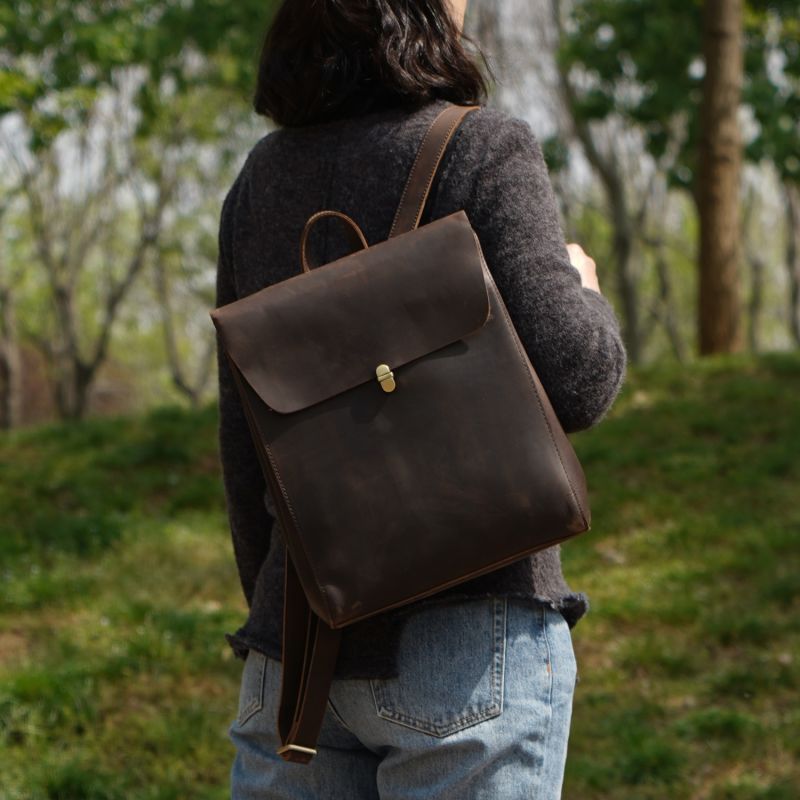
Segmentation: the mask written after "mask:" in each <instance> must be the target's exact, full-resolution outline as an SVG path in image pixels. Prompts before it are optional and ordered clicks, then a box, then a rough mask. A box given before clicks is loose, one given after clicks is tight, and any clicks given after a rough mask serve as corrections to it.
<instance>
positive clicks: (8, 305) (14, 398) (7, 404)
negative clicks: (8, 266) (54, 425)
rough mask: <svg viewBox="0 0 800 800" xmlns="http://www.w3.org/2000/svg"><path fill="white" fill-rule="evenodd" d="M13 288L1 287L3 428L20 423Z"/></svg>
mask: <svg viewBox="0 0 800 800" xmlns="http://www.w3.org/2000/svg"><path fill="white" fill-rule="evenodd" d="M15 322H16V321H15V319H14V298H13V295H12V293H11V289H10V288H9V287H7V286H0V430H10V429H11V428H13V427H15V426H16V425H18V424H19V414H20V409H21V402H20V392H21V388H22V387H21V380H20V378H21V373H20V366H21V365H20V356H19V345H18V342H17V337H16V324H15Z"/></svg>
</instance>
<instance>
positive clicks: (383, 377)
mask: <svg viewBox="0 0 800 800" xmlns="http://www.w3.org/2000/svg"><path fill="white" fill-rule="evenodd" d="M375 375H376V376H377V378H378V383H379V384H380V385H381V389H383V391H384V392H393V391H394V390H395V387H396V386H397V384H396V383H395V381H394V372H392V371H391V370H390V369H389V365H388V364H378V366H377V368H376V369H375Z"/></svg>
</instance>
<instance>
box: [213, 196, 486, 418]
mask: <svg viewBox="0 0 800 800" xmlns="http://www.w3.org/2000/svg"><path fill="white" fill-rule="evenodd" d="M488 315H489V297H488V293H487V287H486V282H485V279H484V273H483V268H482V255H481V251H480V245H479V243H478V239H477V236H476V235H475V232H474V231H473V229H472V226H471V225H470V223H469V220H468V219H467V215H466V214H465V213H464V211H458V212H456V213H454V214H451V215H449V216H447V217H442V218H440V219H438V220H435V221H434V222H431V223H430V224H428V225H425V226H423V227H422V228H418V229H416V230H413V231H410V232H408V233H405V234H401V235H399V236H396V237H394V238H391V239H387V240H386V241H384V242H381V243H379V244H376V245H374V246H373V247H370V248H368V249H366V250H361V251H359V252H357V253H354V254H351V255H348V256H346V257H344V258H341V259H338V260H336V261H333V262H331V263H329V264H325V265H323V266H321V267H317V268H316V269H313V270H311V271H310V272H307V273H301V274H298V275H295V276H293V277H292V278H289V279H287V280H284V281H281V282H280V283H276V284H273V285H271V286H268V287H265V288H264V289H261V290H260V291H258V292H255V293H253V294H251V295H248V296H247V297H244V298H241V299H240V300H237V301H235V302H233V303H229V304H228V305H225V306H221V307H220V308H217V309H215V310H214V311H213V312H212V315H211V316H212V319H213V320H214V324H215V325H216V327H217V329H218V330H219V332H220V334H221V336H222V340H223V343H224V345H225V348H226V350H227V351H228V354H229V355H230V357H231V358H232V359H233V361H234V363H235V364H236V366H237V368H238V369H239V371H240V372H241V374H242V375H243V377H244V378H245V380H246V381H247V382H248V383H249V384H250V386H251V387H252V389H253V390H254V391H255V392H256V394H257V395H258V396H259V398H260V399H261V400H262V401H263V402H264V403H265V404H266V405H267V406H268V407H269V408H270V409H272V410H273V411H276V412H278V413H280V414H291V413H292V412H296V411H300V410H302V409H305V408H308V407H309V406H312V405H315V404H316V403H320V402H321V401H323V400H327V399H329V398H331V397H334V396H335V395H338V394H341V393H342V392H345V391H347V390H348V389H352V388H354V387H356V386H359V385H360V384H363V383H365V382H367V381H378V374H376V370H377V369H378V367H379V366H381V365H385V366H383V369H382V371H383V372H387V370H386V367H387V366H388V369H389V370H392V371H394V378H395V380H396V381H397V384H398V387H399V386H401V385H402V369H400V368H401V367H403V365H405V364H408V363H409V362H411V361H414V360H415V359H418V358H420V357H421V356H425V355H427V354H429V353H431V352H433V351H434V350H438V349H440V348H442V347H445V346H446V345H448V344H451V343H453V342H455V341H458V340H459V339H463V338H464V337H466V336H468V335H469V334H471V333H473V332H475V331H477V330H479V329H480V328H481V327H483V325H484V324H485V323H486V320H487V318H488ZM385 388H388V387H385Z"/></svg>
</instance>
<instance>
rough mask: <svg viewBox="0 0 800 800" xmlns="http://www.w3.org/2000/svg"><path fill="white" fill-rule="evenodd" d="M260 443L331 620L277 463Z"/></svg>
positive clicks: (267, 448)
mask: <svg viewBox="0 0 800 800" xmlns="http://www.w3.org/2000/svg"><path fill="white" fill-rule="evenodd" d="M261 441H262V442H263V444H264V449H265V450H266V452H267V458H268V459H269V463H270V464H271V465H272V471H273V472H274V474H275V479H276V480H277V481H278V486H279V487H280V490H281V494H282V495H283V499H284V500H285V501H286V507H287V508H288V509H289V514H290V515H291V517H292V522H294V526H295V528H296V530H297V536H296V537H295V538H296V540H297V541H299V542H300V547H302V548H303V554H304V555H305V557H306V563H307V565H308V571H309V572H310V573H311V574H312V575H313V576H314V583H316V584H317V588H318V589H319V590H320V592H321V593H322V599H323V600H324V601H325V607H326V608H327V610H328V616H329V617H330V618H331V619H333V614H332V613H331V604H330V600H329V599H328V593H327V592H326V591H325V587H324V586H323V585H322V584H321V583H320V582H319V578H317V575H316V573H315V572H314V566H313V563H312V561H311V559H310V558H309V557H308V550H306V546H305V542H304V541H303V536H302V533H301V529H300V523H299V522H298V521H297V515H296V514H295V513H294V508H293V507H292V503H291V501H290V500H289V493H288V492H287V491H286V486H285V485H284V483H283V478H281V473H280V470H279V469H278V463H277V461H276V460H275V457H274V456H273V455H272V450H271V449H270V446H269V444H268V443H267V442H266V441H265V440H264V439H263V438H262V440H261Z"/></svg>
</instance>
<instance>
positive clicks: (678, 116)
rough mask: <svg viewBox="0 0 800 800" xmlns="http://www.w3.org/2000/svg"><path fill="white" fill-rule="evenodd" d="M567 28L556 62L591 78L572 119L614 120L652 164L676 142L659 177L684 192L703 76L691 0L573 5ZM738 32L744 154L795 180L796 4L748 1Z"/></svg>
mask: <svg viewBox="0 0 800 800" xmlns="http://www.w3.org/2000/svg"><path fill="white" fill-rule="evenodd" d="M570 23H571V26H570V27H569V29H568V32H567V34H566V35H565V38H564V41H563V43H562V45H561V48H560V51H559V54H558V60H559V63H560V64H561V65H562V67H564V68H565V69H571V68H573V67H574V68H580V69H581V70H583V71H584V72H585V73H587V74H588V75H589V76H591V78H592V81H591V84H590V86H589V87H588V88H587V89H585V90H583V91H582V92H580V93H579V95H578V100H577V108H576V113H577V116H578V118H579V119H583V120H591V119H603V118H605V117H608V116H610V115H612V114H613V115H618V116H621V117H622V118H623V119H625V120H626V121H627V122H628V123H630V124H635V125H637V126H638V127H639V128H640V130H641V131H642V133H643V134H644V136H645V142H646V147H647V149H648V151H649V152H650V154H651V155H652V156H653V157H654V158H656V159H658V158H659V157H661V156H662V155H663V154H664V152H665V150H666V148H667V145H668V143H669V142H670V141H672V140H677V141H678V142H679V143H680V152H679V157H678V160H677V163H676V165H675V167H674V168H672V169H671V170H670V173H669V176H668V177H669V180H670V184H671V185H673V186H677V187H683V188H690V187H691V186H692V184H693V180H694V170H695V158H696V157H695V151H696V148H697V137H698V121H699V106H700V102H701V99H702V80H703V72H704V70H703V62H702V41H701V31H702V3H701V2H700V0H690V1H689V2H687V0H655V1H654V2H648V3H642V2H640V0H582V1H581V2H579V3H577V4H576V5H575V8H574V11H573V12H572V15H571V19H570ZM744 24H745V31H744V34H745V71H746V75H745V84H744V87H743V102H744V103H745V104H747V105H749V106H750V107H751V108H752V109H753V114H754V117H755V119H756V120H757V122H758V123H759V125H760V130H759V132H758V135H757V137H756V138H755V139H754V140H753V141H752V142H750V143H749V146H748V149H747V155H748V157H749V158H751V159H752V160H754V161H758V160H759V159H761V158H764V157H768V158H771V159H773V160H774V161H775V163H776V165H777V166H778V169H779V171H781V172H783V173H784V174H787V175H788V176H789V177H791V178H793V179H795V180H797V179H800V160H798V157H797V154H798V153H800V128H799V127H798V125H797V124H796V120H797V118H798V108H799V106H798V104H800V33H798V31H800V14H799V13H798V6H797V3H796V2H793V1H792V0H774V2H773V0H769V2H762V1H761V0H748V2H747V4H746V7H745V15H744ZM770 59H771V60H772V65H773V69H772V70H770V69H769V68H768V62H769V61H770ZM776 60H777V61H782V62H783V68H782V72H781V71H777V72H776V70H775V68H774V67H775V64H776ZM793 156H794V157H793Z"/></svg>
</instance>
